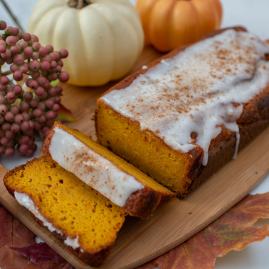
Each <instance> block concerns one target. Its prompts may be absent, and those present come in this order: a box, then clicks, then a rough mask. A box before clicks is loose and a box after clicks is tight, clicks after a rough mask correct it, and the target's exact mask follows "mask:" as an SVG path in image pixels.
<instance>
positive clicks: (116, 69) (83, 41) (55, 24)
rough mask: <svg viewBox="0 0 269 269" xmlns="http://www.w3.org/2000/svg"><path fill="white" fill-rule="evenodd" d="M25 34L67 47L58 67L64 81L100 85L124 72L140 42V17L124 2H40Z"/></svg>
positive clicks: (44, 43)
mask: <svg viewBox="0 0 269 269" xmlns="http://www.w3.org/2000/svg"><path fill="white" fill-rule="evenodd" d="M70 3H73V4H74V3H76V6H78V5H79V4H81V3H83V5H84V7H83V8H81V9H79V8H76V7H70V6H69V5H72V4H70ZM88 3H90V4H88ZM28 32H29V33H31V34H35V35H37V36H38V38H39V41H40V43H41V44H42V45H43V46H46V45H48V44H50V45H52V46H54V48H55V49H56V50H60V49H62V48H65V49H67V50H68V51H69V56H68V58H67V59H64V68H63V70H64V71H67V72H68V73H69V76H70V79H69V81H68V83H70V84H74V85H78V86H85V85H91V86H97V85H103V84H105V83H107V82H108V81H110V80H116V79H119V78H121V77H122V76H124V75H126V74H127V73H128V72H129V71H130V69H131V68H132V66H133V65H134V63H135V61H136V59H137V57H138V56H139V54H140V53H141V51H142V48H143V45H144V34H143V30H142V26H141V22H140V19H139V16H138V14H137V11H136V10H135V8H134V6H133V5H132V4H131V3H130V2H129V1H128V0H90V1H89V0H84V1H81V0H77V1H76V0H71V1H69V2H68V1H66V0H40V1H39V2H38V3H37V4H36V6H35V7H34V10H33V12H32V15H31V17H30V21H29V24H28Z"/></svg>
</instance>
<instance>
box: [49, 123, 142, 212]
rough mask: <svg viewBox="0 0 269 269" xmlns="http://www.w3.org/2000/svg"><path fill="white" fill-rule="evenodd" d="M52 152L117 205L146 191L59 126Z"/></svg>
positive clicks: (62, 164) (54, 158)
mask: <svg viewBox="0 0 269 269" xmlns="http://www.w3.org/2000/svg"><path fill="white" fill-rule="evenodd" d="M49 151H50V154H51V158H52V159H53V160H55V161H56V162H57V163H58V164H59V165H61V166H62V167H63V168H65V169H66V170H68V171H70V172H72V173H73V174H75V175H76V176H77V177H78V178H79V179H80V180H82V181H83V182H85V183H86V184H87V185H89V186H91V187H92V188H94V189H95V190H97V191H99V192H100V193H101V194H102V195H104V196H105V197H107V198H108V199H109V200H110V201H112V202H113V203H114V204H116V205H118V206H121V207H123V206H124V205H125V204H126V201H127V200H128V198H129V197H130V195H131V194H132V193H133V192H135V191H137V190H140V189H143V188H144V185H143V184H142V183H140V182H139V181H138V180H136V178H135V177H133V176H131V175H129V174H127V173H125V172H123V171H122V170H120V169H119V168H118V167H117V166H115V165H114V164H113V163H111V162H110V161H108V160H107V159H106V158H104V157H103V156H101V155H99V154H98V153H96V152H94V151H93V150H91V149H90V148H89V147H88V146H86V145H85V144H84V143H82V142H81V141H80V140H78V139H77V138H76V137H74V136H73V135H71V134H69V133H68V132H66V131H64V130H62V129H60V128H58V127H55V128H54V134H53V137H52V139H51V144H50V148H49Z"/></svg>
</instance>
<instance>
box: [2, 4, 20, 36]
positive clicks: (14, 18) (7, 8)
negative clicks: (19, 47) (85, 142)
mask: <svg viewBox="0 0 269 269" xmlns="http://www.w3.org/2000/svg"><path fill="white" fill-rule="evenodd" d="M1 2H2V4H3V6H4V7H5V9H6V10H7V12H8V13H9V15H10V17H11V18H12V19H13V21H14V22H15V23H16V24H17V26H18V27H19V28H20V29H21V31H22V32H23V28H22V26H21V24H20V23H19V21H18V20H17V18H16V17H15V15H14V14H13V13H12V11H11V9H10V8H9V6H8V5H7V4H6V2H5V0H1Z"/></svg>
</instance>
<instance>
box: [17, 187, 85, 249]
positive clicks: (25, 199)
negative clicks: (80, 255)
mask: <svg viewBox="0 0 269 269" xmlns="http://www.w3.org/2000/svg"><path fill="white" fill-rule="evenodd" d="M14 195H15V198H16V200H17V201H18V203H19V204H20V205H22V206H24V207H25V208H27V209H28V210H29V211H31V212H32V214H34V215H35V217H36V218H38V219H39V220H41V221H42V222H43V225H44V226H45V227H47V228H48V229H49V231H51V232H57V233H58V234H60V235H63V233H62V232H61V231H60V230H59V229H57V228H55V227H54V226H53V225H52V224H51V223H50V222H48V221H47V220H46V218H44V217H43V216H42V215H41V214H40V213H39V210H38V208H37V207H36V206H35V204H34V201H33V200H32V199H31V198H30V197H29V196H28V195H27V194H25V193H20V192H16V191H15V192H14ZM40 242H42V241H40ZM43 242H44V241H43ZM64 243H65V244H66V245H67V246H71V247H72V248H73V249H76V248H79V247H80V245H79V243H78V236H77V237H76V238H74V239H73V238H71V237H69V236H68V237H67V238H66V239H65V240H64Z"/></svg>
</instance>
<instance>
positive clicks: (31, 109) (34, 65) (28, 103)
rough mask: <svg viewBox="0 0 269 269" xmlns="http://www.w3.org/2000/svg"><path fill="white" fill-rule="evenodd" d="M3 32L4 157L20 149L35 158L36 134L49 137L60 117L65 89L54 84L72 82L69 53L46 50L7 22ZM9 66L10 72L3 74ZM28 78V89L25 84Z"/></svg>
mask: <svg viewBox="0 0 269 269" xmlns="http://www.w3.org/2000/svg"><path fill="white" fill-rule="evenodd" d="M0 30H5V31H4V33H2V34H0V154H6V155H8V156H12V155H13V154H14V153H15V147H16V146H17V150H18V152H19V153H20V154H21V155H25V156H27V157H31V156H33V154H34V152H35V150H36V147H37V146H36V144H35V143H34V141H35V137H34V132H35V131H41V132H42V133H43V134H44V135H45V136H47V134H48V132H49V131H50V129H51V127H52V125H53V123H54V120H55V118H56V117H57V116H58V110H59V108H60V102H61V98H60V96H61V95H62V90H63V89H62V87H61V86H55V87H53V86H52V85H51V84H50V83H51V82H52V81H54V80H57V79H59V80H60V81H61V82H66V81H68V79H69V75H68V73H66V72H64V71H62V67H63V62H62V60H61V59H62V58H66V57H67V56H68V51H67V50H65V49H61V50H60V51H59V52H58V51H54V49H53V47H52V46H51V45H48V46H46V47H42V46H41V44H40V43H39V42H38V38H37V36H35V35H30V34H29V33H25V34H23V33H22V32H21V31H20V30H19V28H17V27H14V28H13V27H10V26H9V27H7V25H6V23H5V22H4V21H0ZM5 63H7V64H8V65H10V71H8V72H4V73H3V72H2V71H1V67H2V65H4V64H5ZM9 74H11V75H12V77H13V79H9V78H8V77H7V75H9ZM25 78H27V80H26V86H27V87H28V88H26V89H27V90H24V89H23V88H22V85H21V84H22V82H23V81H25ZM15 81H16V82H15ZM19 81H21V83H19Z"/></svg>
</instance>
